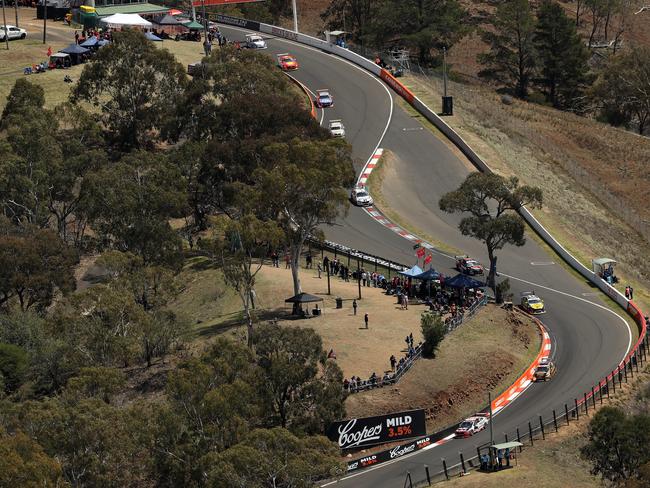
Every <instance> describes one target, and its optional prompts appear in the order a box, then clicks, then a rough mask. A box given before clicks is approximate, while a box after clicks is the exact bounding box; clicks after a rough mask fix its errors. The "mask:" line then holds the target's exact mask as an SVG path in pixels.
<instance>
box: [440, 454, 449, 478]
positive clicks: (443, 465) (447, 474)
mask: <svg viewBox="0 0 650 488" xmlns="http://www.w3.org/2000/svg"><path fill="white" fill-rule="evenodd" d="M441 459H442V469H444V470H445V478H447V481H449V472H448V471H447V461H445V458H441Z"/></svg>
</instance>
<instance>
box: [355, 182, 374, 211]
mask: <svg viewBox="0 0 650 488" xmlns="http://www.w3.org/2000/svg"><path fill="white" fill-rule="evenodd" d="M350 200H352V203H353V204H355V205H356V206H358V207H369V206H370V205H372V204H373V203H374V202H373V200H372V197H371V196H370V195H369V194H368V192H367V191H366V189H365V188H363V187H361V186H357V187H355V188H353V189H352V192H351V193H350Z"/></svg>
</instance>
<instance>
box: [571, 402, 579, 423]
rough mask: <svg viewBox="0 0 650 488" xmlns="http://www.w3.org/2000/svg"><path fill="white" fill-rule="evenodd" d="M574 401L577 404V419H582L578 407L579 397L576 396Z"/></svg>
mask: <svg viewBox="0 0 650 488" xmlns="http://www.w3.org/2000/svg"><path fill="white" fill-rule="evenodd" d="M573 401H574V402H575V404H576V409H575V413H576V420H580V409H579V408H578V399H577V398H574V399H573Z"/></svg>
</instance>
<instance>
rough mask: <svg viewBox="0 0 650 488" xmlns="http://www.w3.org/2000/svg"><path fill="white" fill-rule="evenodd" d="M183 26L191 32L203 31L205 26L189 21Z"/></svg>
mask: <svg viewBox="0 0 650 488" xmlns="http://www.w3.org/2000/svg"><path fill="white" fill-rule="evenodd" d="M183 25H184V26H185V27H186V28H188V29H189V30H201V29H203V25H202V24H199V23H198V22H196V21H194V20H188V21H186V22H183Z"/></svg>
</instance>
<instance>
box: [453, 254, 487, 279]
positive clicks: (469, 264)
mask: <svg viewBox="0 0 650 488" xmlns="http://www.w3.org/2000/svg"><path fill="white" fill-rule="evenodd" d="M455 258H456V269H457V270H458V271H460V272H461V273H463V274H468V275H477V274H480V275H482V274H483V266H481V265H480V263H479V262H478V261H477V260H476V259H472V258H470V257H469V256H455Z"/></svg>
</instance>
